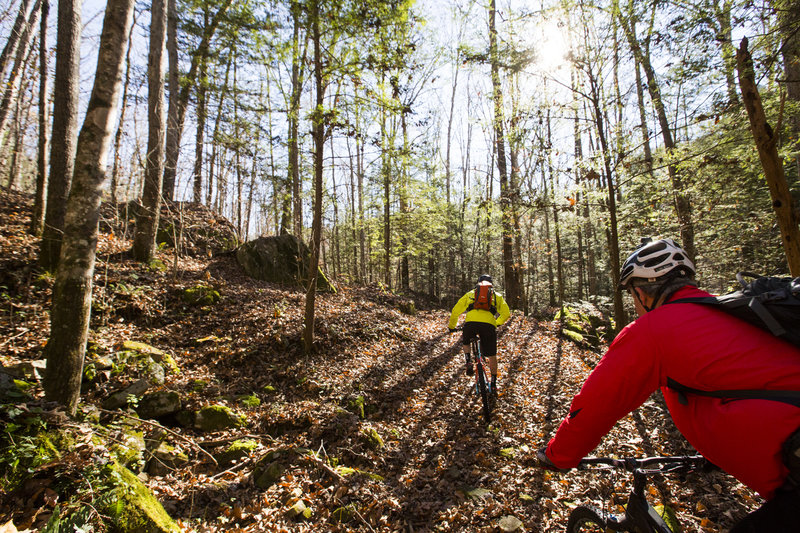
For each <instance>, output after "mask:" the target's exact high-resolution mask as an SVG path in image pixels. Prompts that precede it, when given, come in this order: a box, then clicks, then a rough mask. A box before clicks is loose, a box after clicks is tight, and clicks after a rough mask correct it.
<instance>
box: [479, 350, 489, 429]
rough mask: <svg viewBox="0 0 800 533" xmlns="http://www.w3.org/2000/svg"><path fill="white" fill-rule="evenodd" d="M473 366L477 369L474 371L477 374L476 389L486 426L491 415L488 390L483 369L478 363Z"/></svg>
mask: <svg viewBox="0 0 800 533" xmlns="http://www.w3.org/2000/svg"><path fill="white" fill-rule="evenodd" d="M475 366H476V367H477V368H476V371H477V373H478V389H479V390H480V393H481V401H482V402H483V418H484V419H485V420H486V423H487V424H488V423H489V420H490V419H491V414H492V413H491V409H490V407H489V390H488V387H487V385H486V371H485V370H484V368H483V364H482V363H480V362H478V364H477V365H475Z"/></svg>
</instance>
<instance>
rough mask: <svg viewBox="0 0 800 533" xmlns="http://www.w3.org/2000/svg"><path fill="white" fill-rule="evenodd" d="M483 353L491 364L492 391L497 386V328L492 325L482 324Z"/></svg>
mask: <svg viewBox="0 0 800 533" xmlns="http://www.w3.org/2000/svg"><path fill="white" fill-rule="evenodd" d="M480 339H481V353H483V356H484V357H485V358H486V361H487V362H488V363H489V371H490V372H491V374H492V390H494V389H495V388H496V386H497V328H496V327H495V326H493V325H492V324H488V323H485V322H481V326H480Z"/></svg>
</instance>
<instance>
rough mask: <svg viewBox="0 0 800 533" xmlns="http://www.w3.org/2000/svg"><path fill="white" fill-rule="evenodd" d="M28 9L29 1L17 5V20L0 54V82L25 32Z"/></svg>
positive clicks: (24, 0) (7, 88) (7, 87)
mask: <svg viewBox="0 0 800 533" xmlns="http://www.w3.org/2000/svg"><path fill="white" fill-rule="evenodd" d="M29 7H30V0H22V2H21V3H20V5H19V13H18V14H17V19H16V20H15V21H14V26H13V27H12V28H11V33H10V34H9V35H8V40H7V41H6V45H5V46H4V47H3V51H2V53H0V80H5V77H6V70H7V69H8V63H9V61H10V60H11V58H12V57H13V56H14V55H15V54H16V52H17V46H18V44H19V41H20V37H21V36H22V34H23V32H24V31H25V24H26V22H27V20H28V8H29ZM5 87H6V89H5V90H9V88H10V87H9V86H8V85H6V86H5ZM4 92H5V91H4Z"/></svg>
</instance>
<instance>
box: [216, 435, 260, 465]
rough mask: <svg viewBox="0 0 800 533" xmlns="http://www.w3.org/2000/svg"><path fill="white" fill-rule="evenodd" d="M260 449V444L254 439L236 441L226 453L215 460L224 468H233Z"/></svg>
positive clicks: (217, 456)
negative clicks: (232, 466) (236, 463)
mask: <svg viewBox="0 0 800 533" xmlns="http://www.w3.org/2000/svg"><path fill="white" fill-rule="evenodd" d="M256 448H258V442H257V441H254V440H252V439H239V440H235V441H233V442H232V443H231V445H230V446H228V449H227V450H225V451H224V452H222V453H220V454H217V455H216V456H215V457H214V459H216V460H217V463H219V465H220V466H221V467H223V468H227V467H229V466H231V465H232V464H233V463H235V462H237V461H239V460H241V459H243V458H245V457H247V456H248V455H250V454H251V453H253V451H254V450H255V449H256Z"/></svg>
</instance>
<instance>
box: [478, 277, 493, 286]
mask: <svg viewBox="0 0 800 533" xmlns="http://www.w3.org/2000/svg"><path fill="white" fill-rule="evenodd" d="M481 281H488V282H489V283H491V284H492V285H494V281H492V276H490V275H489V274H481V275H480V277H479V278H478V283H480V282H481Z"/></svg>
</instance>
